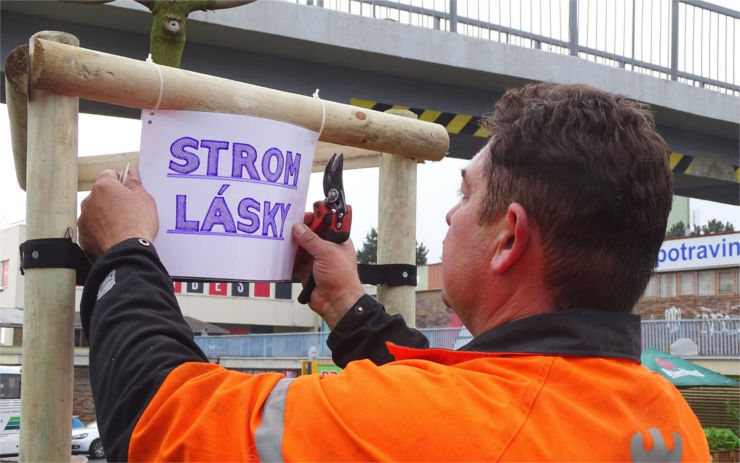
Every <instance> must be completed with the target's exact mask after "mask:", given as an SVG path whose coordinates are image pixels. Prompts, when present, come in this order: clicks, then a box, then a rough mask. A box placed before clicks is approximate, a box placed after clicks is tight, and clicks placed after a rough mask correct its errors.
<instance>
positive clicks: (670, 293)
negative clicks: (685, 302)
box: [660, 273, 676, 297]
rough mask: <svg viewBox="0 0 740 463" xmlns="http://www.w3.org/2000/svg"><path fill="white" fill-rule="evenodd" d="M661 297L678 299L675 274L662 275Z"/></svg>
mask: <svg viewBox="0 0 740 463" xmlns="http://www.w3.org/2000/svg"><path fill="white" fill-rule="evenodd" d="M660 297H676V274H675V273H662V274H661V275H660Z"/></svg>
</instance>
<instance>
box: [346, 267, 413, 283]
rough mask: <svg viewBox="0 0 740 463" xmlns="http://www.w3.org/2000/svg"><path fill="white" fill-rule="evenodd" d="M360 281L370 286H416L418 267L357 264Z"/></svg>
mask: <svg viewBox="0 0 740 463" xmlns="http://www.w3.org/2000/svg"><path fill="white" fill-rule="evenodd" d="M357 272H358V273H359V274H360V281H361V282H362V283H365V284H368V285H388V286H416V266H415V265H409V264H384V265H372V264H357Z"/></svg>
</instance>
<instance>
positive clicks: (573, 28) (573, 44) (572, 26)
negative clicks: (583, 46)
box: [568, 0, 578, 56]
mask: <svg viewBox="0 0 740 463" xmlns="http://www.w3.org/2000/svg"><path fill="white" fill-rule="evenodd" d="M569 10H570V14H569V15H568V31H569V39H568V42H569V44H570V54H571V55H572V56H578V0H570V7H569Z"/></svg>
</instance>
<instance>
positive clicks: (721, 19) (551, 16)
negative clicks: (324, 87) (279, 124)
mask: <svg viewBox="0 0 740 463" xmlns="http://www.w3.org/2000/svg"><path fill="white" fill-rule="evenodd" d="M285 1H291V2H296V3H301V4H306V5H315V6H319V7H323V8H327V9H331V10H336V11H341V12H344V13H349V14H353V15H360V16H365V17H372V18H375V19H380V20H389V21H395V22H398V23H400V24H406V25H412V26H416V27H423V28H429V29H438V30H443V31H449V32H455V33H458V34H462V35H467V36H472V37H477V38H481V39H486V40H493V41H497V42H503V43H509V44H513V45H518V46H523V47H528V48H536V49H541V50H546V51H550V52H553V53H560V54H570V55H573V56H578V57H581V58H583V59H587V60H591V61H595V62H599V63H602V64H605V65H610V66H615V67H620V68H623V69H627V70H631V71H635V72H640V73H645V74H649V75H652V76H654V77H659V78H663V79H670V80H676V81H680V82H685V83H687V84H690V85H695V86H700V87H704V88H708V89H711V90H715V91H719V92H723V93H730V94H733V95H740V58H738V53H737V50H738V49H740V12H739V11H737V10H732V9H729V8H723V7H721V6H717V5H713V4H711V3H709V2H706V1H701V0H631V1H629V0H285ZM481 59H485V58H484V57H482V58H481Z"/></svg>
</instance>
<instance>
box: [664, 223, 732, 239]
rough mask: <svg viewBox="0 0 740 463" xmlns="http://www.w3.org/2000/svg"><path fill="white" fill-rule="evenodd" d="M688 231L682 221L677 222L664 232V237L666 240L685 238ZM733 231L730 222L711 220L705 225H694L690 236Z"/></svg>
mask: <svg viewBox="0 0 740 463" xmlns="http://www.w3.org/2000/svg"><path fill="white" fill-rule="evenodd" d="M688 231H689V227H688V226H687V225H686V224H684V223H683V221H679V222H677V223H675V224H673V226H672V227H671V228H670V229H669V230H668V231H667V232H666V234H665V236H666V238H673V237H676V236H686V233H687V232H688ZM733 231H735V226H734V225H732V224H731V223H730V222H725V223H722V222H720V221H719V220H717V219H712V220H710V221H709V222H707V224H706V225H702V226H699V225H694V228H693V229H691V233H690V235H691V236H699V235H713V234H715V233H724V232H733Z"/></svg>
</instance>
